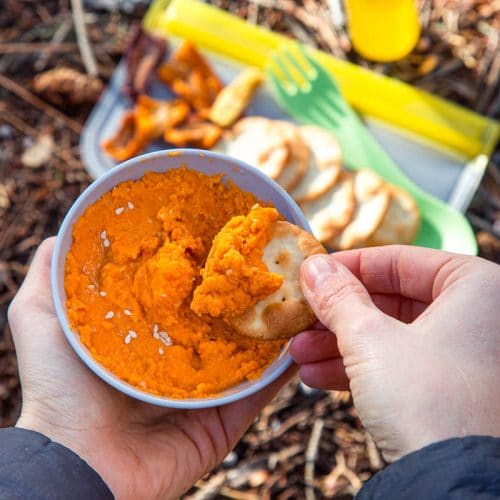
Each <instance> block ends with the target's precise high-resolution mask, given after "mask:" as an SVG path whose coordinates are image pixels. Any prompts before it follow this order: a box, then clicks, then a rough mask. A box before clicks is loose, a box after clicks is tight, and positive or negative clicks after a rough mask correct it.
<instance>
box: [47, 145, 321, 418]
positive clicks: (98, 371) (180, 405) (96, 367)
mask: <svg viewBox="0 0 500 500" xmlns="http://www.w3.org/2000/svg"><path fill="white" fill-rule="evenodd" d="M164 156H171V157H176V158H179V159H181V160H183V159H185V160H186V162H187V161H188V160H189V158H190V157H193V156H198V157H206V158H209V159H210V158H211V159H216V160H217V159H218V160H222V161H224V162H225V163H231V164H233V165H234V166H236V167H237V168H241V169H242V170H243V171H251V173H252V175H255V176H257V177H258V178H260V180H261V181H262V182H264V183H266V184H268V185H270V186H271V187H272V188H273V189H274V190H275V191H277V193H278V194H279V195H280V196H281V197H282V198H284V199H285V201H286V203H287V205H288V206H289V207H290V209H291V210H292V211H293V212H294V215H295V216H296V217H297V222H299V225H300V226H301V227H302V228H304V229H305V230H307V231H311V228H310V226H309V223H308V221H307V219H306V218H305V216H304V214H303V213H302V212H301V210H300V208H299V206H298V205H297V204H296V202H295V200H294V199H293V198H292V197H291V196H290V195H289V194H288V193H287V192H286V191H285V190H284V189H283V188H282V187H281V186H280V185H279V184H278V183H277V182H275V181H274V180H272V179H271V178H269V177H268V176H266V175H265V174H264V173H262V172H261V171H259V170H258V169H256V168H254V167H252V166H251V165H249V164H247V163H245V162H243V161H241V160H238V159H236V158H233V157H230V156H227V155H225V154H223V153H218V152H215V151H206V150H201V149H193V148H176V149H168V150H161V151H154V152H151V153H146V154H143V155H139V156H136V157H134V158H131V159H129V160H126V161H124V162H122V163H119V164H118V165H116V166H115V167H113V168H112V169H110V170H109V171H108V172H106V173H105V174H103V175H102V176H100V177H98V178H97V179H95V180H94V181H93V182H92V183H91V184H90V185H89V186H87V188H86V189H85V190H84V191H83V192H82V193H80V195H79V196H78V198H77V199H76V200H75V201H74V202H73V204H72V205H71V207H70V209H69V210H68V212H67V213H66V215H65V216H64V219H63V221H62V223H61V225H60V227H59V230H58V232H57V237H56V242H55V246H54V252H53V255H52V260H51V269H50V281H51V289H52V298H53V302H54V308H55V312H56V316H57V319H58V321H59V324H60V326H61V328H62V330H63V332H64V335H65V337H66V339H67V340H68V342H69V344H70V345H71V347H72V348H73V350H74V351H75V352H76V354H77V355H78V357H79V358H80V360H81V361H83V363H84V364H85V365H86V366H87V367H88V368H89V369H90V370H91V371H92V372H93V373H94V374H95V375H97V376H98V377H99V378H100V379H101V380H103V381H104V382H106V383H107V384H109V385H110V386H111V387H113V388H114V389H116V390H118V391H120V392H122V393H124V394H126V395H127V396H129V397H132V398H134V399H137V400H139V401H142V402H145V403H149V404H153V405H156V406H161V407H166V408H175V409H185V410H190V409H202V408H211V407H215V406H222V405H226V404H229V403H233V402H235V401H239V400H240V399H244V398H246V397H248V396H250V395H252V394H255V393H256V392H259V391H261V390H262V389H264V388H265V387H267V386H268V385H270V384H271V383H273V382H274V381H275V380H277V379H278V378H279V377H280V376H281V375H283V373H285V372H286V371H287V370H288V369H289V368H290V367H291V366H292V358H291V356H290V352H286V353H285V354H284V355H283V353H282V354H280V356H278V357H277V358H275V360H277V359H279V357H282V359H281V360H280V363H279V365H278V366H277V367H276V368H275V369H274V370H273V371H272V372H271V373H270V374H268V375H266V376H263V375H261V376H260V377H259V378H258V379H256V380H254V381H252V383H251V385H250V386H248V387H246V388H244V389H242V390H240V391H234V392H232V393H230V394H227V395H225V396H217V395H215V396H213V397H207V398H187V399H174V398H169V397H165V396H157V395H154V394H151V393H148V392H145V391H142V390H140V389H139V388H137V387H135V386H133V385H132V384H129V383H128V382H126V381H124V380H122V379H120V378H118V377H117V376H116V375H114V374H113V373H112V372H111V371H110V370H108V369H107V368H105V367H104V366H103V365H101V364H100V363H99V362H98V361H97V360H95V359H94V358H93V357H92V355H91V354H90V352H89V351H88V349H87V348H86V347H84V345H83V344H82V343H81V341H80V340H79V337H78V333H77V332H73V331H72V329H71V327H70V324H69V320H68V318H67V314H66V307H65V304H63V302H62V300H60V298H61V297H63V296H65V293H64V290H62V292H63V293H62V294H61V290H60V287H59V279H58V278H59V277H60V274H61V273H63V274H64V270H65V262H66V255H64V256H63V255H62V254H63V250H62V246H63V240H64V237H65V236H66V234H67V233H71V231H72V227H73V222H72V219H73V218H74V215H75V214H76V213H77V212H78V211H79V210H80V209H81V208H82V206H84V207H85V209H86V208H87V207H88V206H90V205H91V203H87V204H86V202H87V199H88V197H89V196H90V195H91V194H92V193H93V192H94V191H95V190H96V189H97V188H98V187H99V186H101V185H102V184H104V183H106V182H108V180H110V179H112V178H113V177H114V176H115V175H116V174H117V173H118V172H119V171H121V170H123V169H125V168H127V167H133V166H134V165H144V164H146V163H148V162H149V161H150V160H152V159H155V158H158V157H164ZM167 171H168V170H166V171H165V172H167ZM146 172H147V170H145V172H144V174H145V173H146ZM140 178H141V177H139V179H140ZM129 180H133V179H129ZM123 182H127V180H120V181H119V182H117V183H115V184H113V186H112V187H110V188H109V189H108V190H107V191H106V192H109V191H110V190H111V189H113V188H114V187H115V186H117V185H119V184H121V183H123ZM240 189H244V188H242V187H240ZM75 220H76V219H75ZM70 237H71V238H72V236H70ZM62 257H64V260H62ZM62 282H63V283H64V276H63V279H62ZM266 370H267V368H266ZM264 373H265V372H264ZM234 387H237V385H235V386H233V387H232V388H234ZM232 388H228V389H227V390H230V389H232Z"/></svg>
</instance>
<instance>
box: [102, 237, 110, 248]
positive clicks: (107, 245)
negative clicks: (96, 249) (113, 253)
mask: <svg viewBox="0 0 500 500" xmlns="http://www.w3.org/2000/svg"><path fill="white" fill-rule="evenodd" d="M102 244H103V245H104V246H105V247H106V248H108V247H109V240H108V239H107V238H106V239H105V240H104V241H103V242H102Z"/></svg>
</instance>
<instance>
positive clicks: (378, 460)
mask: <svg viewBox="0 0 500 500" xmlns="http://www.w3.org/2000/svg"><path fill="white" fill-rule="evenodd" d="M366 454H367V455H368V460H369V461H370V467H371V468H372V469H373V470H379V469H381V468H382V467H383V466H384V462H383V460H382V457H381V456H380V452H379V451H378V449H377V445H376V444H375V441H374V440H373V438H372V437H371V435H370V434H369V433H368V432H367V433H366Z"/></svg>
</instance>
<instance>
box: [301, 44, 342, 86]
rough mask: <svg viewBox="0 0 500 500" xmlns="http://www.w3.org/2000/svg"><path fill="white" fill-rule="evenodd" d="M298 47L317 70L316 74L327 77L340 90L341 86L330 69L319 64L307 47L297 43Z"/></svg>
mask: <svg viewBox="0 0 500 500" xmlns="http://www.w3.org/2000/svg"><path fill="white" fill-rule="evenodd" d="M297 47H298V49H299V51H300V53H301V54H302V56H303V57H304V59H306V61H307V62H308V63H309V64H310V65H311V67H312V68H313V69H314V70H315V71H316V74H317V75H318V76H322V77H323V78H327V79H328V80H329V81H330V82H331V85H332V87H333V88H334V89H335V90H336V91H337V92H340V89H339V86H338V84H337V81H336V80H335V78H334V77H333V76H332V75H331V74H330V73H329V72H328V71H326V70H325V69H324V67H323V66H322V65H321V64H319V63H318V62H317V61H316V59H315V58H314V56H312V55H311V54H310V53H309V50H307V49H306V47H304V46H303V45H301V44H297Z"/></svg>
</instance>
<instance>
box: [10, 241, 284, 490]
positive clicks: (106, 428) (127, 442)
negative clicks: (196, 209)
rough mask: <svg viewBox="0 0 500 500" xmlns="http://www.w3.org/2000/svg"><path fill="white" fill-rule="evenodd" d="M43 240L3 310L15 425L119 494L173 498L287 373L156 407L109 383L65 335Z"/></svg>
mask: <svg viewBox="0 0 500 500" xmlns="http://www.w3.org/2000/svg"><path fill="white" fill-rule="evenodd" d="M53 244H54V240H53V239H50V240H47V241H45V242H44V243H42V245H41V246H40V248H39V249H38V251H37V253H36V255H35V258H34V260H33V263H32V265H31V268H30V270H29V273H28V275H27V277H26V280H25V282H24V284H23V286H22V287H21V289H20V291H19V293H18V294H17V296H16V297H15V299H14V301H13V303H12V305H11V308H10V310H9V321H10V325H11V329H12V334H13V337H14V342H15V345H16V350H17V357H18V364H19V374H20V377H21V384H22V389H23V408H22V413H21V417H20V418H19V421H18V422H17V426H18V427H22V428H25V429H30V430H34V431H38V432H40V433H42V434H45V435H46V436H47V437H49V438H51V439H52V440H53V441H56V442H58V443H60V444H63V445H65V446H67V447H68V448H70V449H71V450H73V451H74V452H75V453H77V454H78V455H79V456H80V457H81V458H83V459H84V460H86V461H87V463H89V465H91V466H92V467H93V468H94V469H95V470H96V471H97V472H98V473H99V474H100V475H101V477H102V478H103V480H104V481H105V482H106V483H107V485H108V486H109V487H110V489H111V490H112V492H113V494H114V495H115V497H116V498H120V499H121V498H133V499H141V498H162V499H163V498H177V497H179V495H181V494H182V493H183V492H184V491H185V490H187V489H188V488H189V487H190V486H191V485H192V484H193V483H194V482H195V481H196V480H197V479H198V478H199V477H201V476H202V475H203V474H205V473H206V472H208V471H209V470H211V469H212V468H214V467H215V466H216V465H217V464H218V463H219V462H220V461H222V460H223V459H224V457H225V456H226V455H227V453H228V452H229V451H230V450H231V449H232V448H233V446H234V445H235V444H236V442H237V440H238V439H239V438H240V437H241V435H242V434H243V432H244V431H245V430H246V429H247V427H248V426H249V425H250V424H251V423H252V421H253V420H254V418H255V417H256V415H257V413H258V412H259V410H260V409H261V408H262V407H263V406H264V405H265V404H266V403H267V402H268V401H269V400H270V399H271V398H272V397H273V396H274V394H276V392H277V391H278V389H279V388H280V387H281V385H282V384H283V383H284V382H285V380H286V379H287V377H288V376H290V374H288V375H287V374H285V375H284V376H283V377H282V378H281V379H280V380H278V381H276V382H275V383H274V384H272V385H271V386H269V387H267V388H266V389H265V390H263V391H261V392H259V393H257V394H254V395H253V396H251V397H248V398H246V399H243V400H241V401H238V402H236V403H233V404H230V405H226V406H221V407H219V408H209V409H204V410H191V411H180V410H171V409H165V408H159V407H155V406H152V405H148V404H145V403H141V402H139V401H136V400H134V399H131V398H129V397H127V396H125V395H124V394H122V393H120V392H117V391H116V390H114V389H113V388H111V387H109V386H108V385H106V384H105V383H104V382H102V381H101V380H100V379H99V378H97V377H96V376H95V375H94V374H93V373H91V372H90V371H89V370H88V368H87V367H86V366H84V365H83V364H82V363H81V362H80V360H79V359H78V358H77V356H76V355H75V354H74V352H73V350H72V349H71V347H70V346H69V344H68V343H67V341H66V339H65V337H64V335H63V332H62V330H61V328H60V326H59V323H58V320H57V317H56V316H55V313H54V306H53V303H52V296H51V293H50V280H49V275H50V259H51V255H52V249H53Z"/></svg>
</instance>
